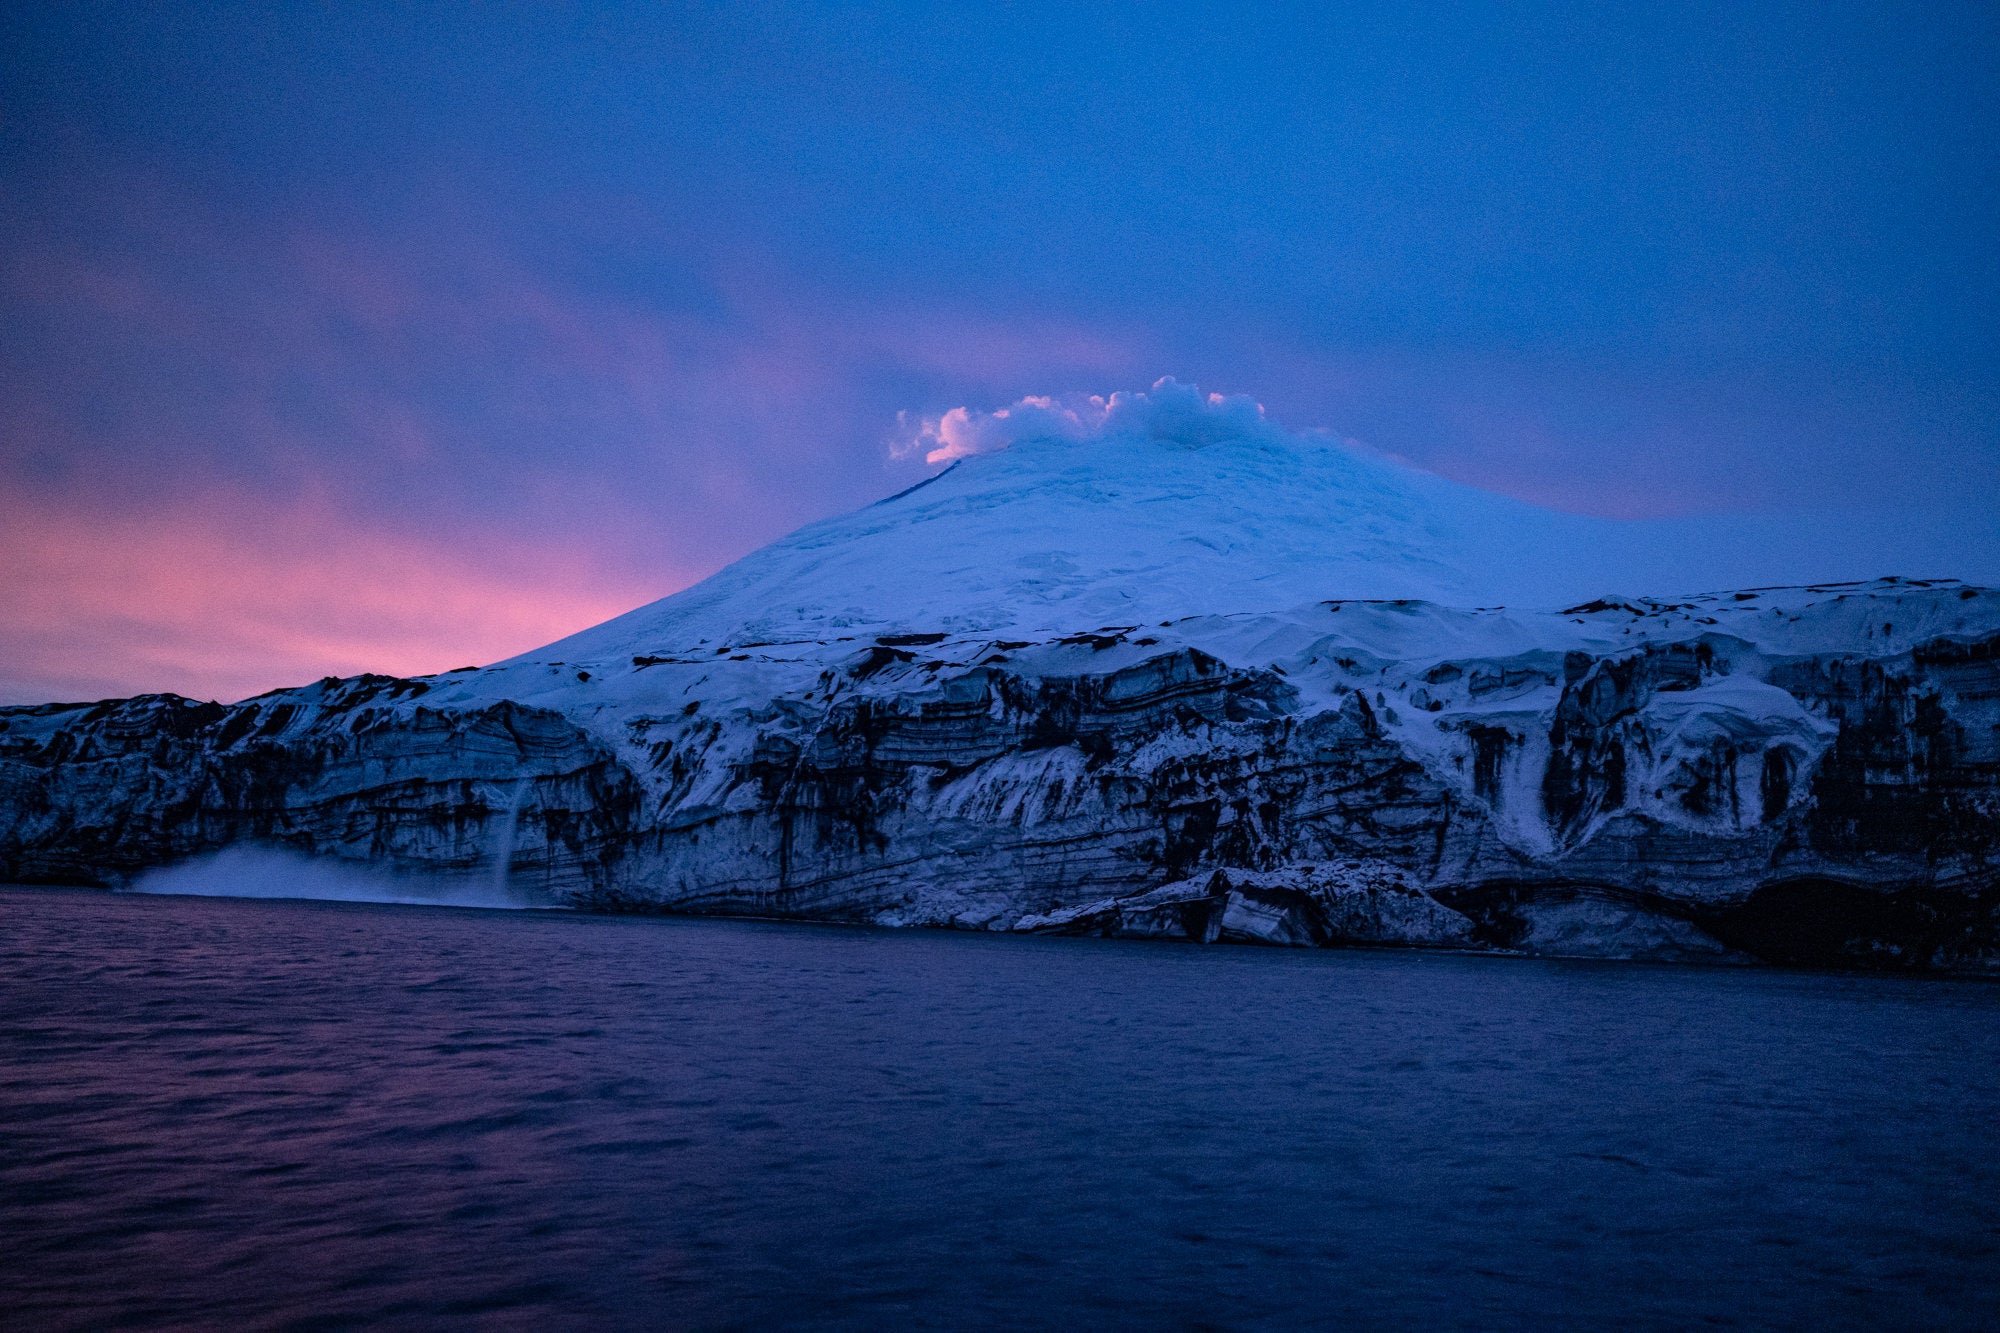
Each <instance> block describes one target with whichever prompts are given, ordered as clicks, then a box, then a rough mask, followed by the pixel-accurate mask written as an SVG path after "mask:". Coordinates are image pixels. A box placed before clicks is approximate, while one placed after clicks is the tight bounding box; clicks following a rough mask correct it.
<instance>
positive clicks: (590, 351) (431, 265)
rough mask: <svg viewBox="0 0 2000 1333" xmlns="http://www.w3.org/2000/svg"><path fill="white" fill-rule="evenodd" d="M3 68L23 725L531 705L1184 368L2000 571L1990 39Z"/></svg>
mask: <svg viewBox="0 0 2000 1333" xmlns="http://www.w3.org/2000/svg"><path fill="white" fill-rule="evenodd" d="M0 43H4V46H5V49H7V50H8V51H9V52H10V55H9V57H8V59H7V61H6V62H5V64H4V67H0V185H4V189H0V251H4V253H5V255H6V258H5V260H4V262H0V301H4V303H5V306H6V309H7V311H8V314H9V317H8V319H7V320H6V321H4V328H0V431H4V434H0V547H4V549H5V552H6V555H5V560H4V562H0V646H4V647H5V648H6V656H7V657H8V658H9V662H10V665H9V666H8V668H7V669H6V670H7V672H9V673H11V674H9V675H7V676H6V678H5V679H0V692H4V693H5V694H6V695H7V696H8V697H18V698H40V697H50V696H51V695H75V694H93V693H119V692H127V691H130V690H135V689H143V688H171V689H177V690H181V691H183V692H186V693H193V694H202V695H208V694H219V695H224V696H227V695H229V694H230V693H232V692H249V691H250V690H251V689H253V688H264V687H267V686H270V685H276V684H280V683H287V682H289V681H292V680H295V679H302V678H309V677H311V676H314V675H320V674H325V673H327V672H344V671H354V670H361V669H365V668H368V667H376V668H383V669H392V670H404V671H417V670H431V669H441V668H444V667H449V666H454V665H458V664H460V663H461V662H463V661H472V660H482V659H487V658H492V657H497V656H500V655H503V654H505V653H508V652H512V651H516V650H519V649H524V648H527V647H530V646H532V645H533V644H534V643H536V642H538V641H541V640H543V639H548V638H553V637H556V636H557V635H559V634H560V633H563V632H566V631H568V630H571V629H575V628H579V627H581V626H582V625H583V624H586V623H589V622H590V621H591V620H593V619H596V618H601V617H602V616H605V615H609V614H612V613H614V612H616V611H619V610H622V609H624V608H625V607H627V606H630V605H633V604H636V603H637V602H639V601H643V600H646V599H648V598H650V597H652V596H657V595H660V594H662V593H665V592H668V591H672V590H673V589H674V588H677V587H680V586H684V585H685V584H687V583H688V582H690V581H692V580H694V579H696V578H698V577H700V576H702V575H703V574H705V573H707V572H709V571H711V570H713V569H715V568H717V567H718V566H720V565H721V564H723V563H725V562H726V561H728V560H730V559H733V558H734V557H736V556H738V555H741V554H743V553H744V552H745V551H747V550H749V549H751V548H753V547H754V546H756V545H758V544H760V543H762V542H764V541H766V540H769V539H771V538H773V537H775V536H778V535H780V534H781V533H783V532H784V531H787V530H789V529H790V528H792V527H795V526H797V525H799V524H800V523H803V522H806V521H809V520H811V519H814V518H818V517H821V516H824V515H825V514H828V513H831V512H835V511H838V510H841V509H844V508H848V507H851V506H853V505H856V504H859V503H862V502H865V501H867V500H870V499H873V498H875V497H877V496H879V495H882V494H885V493H887V492H889V491H890V490H893V489H896V488H897V487H899V486H902V485H906V484H908V483H909V481H911V480H914V479H915V477H916V476H918V475H921V470H922V469H921V465H920V463H918V462H917V461H915V460H908V459H906V460H903V461H896V460H894V459H892V457H891V453H890V448H889V446H890V444H891V443H892V441H893V438H894V436H895V434H896V431H897V424H896V423H897V414H898V413H899V412H909V413H912V414H918V415H921V414H932V415H935V414H936V413H939V412H941V411H943V410H945V409H948V408H951V407H955V406H960V405H969V406H972V407H975V408H990V407H994V406H998V405H1000V404H1003V403H1006V402H1009V401H1011V400H1013V399H1015V398H1018V397H1021V396H1022V395H1025V394H1062V393H1066V392H1073V391H1086V392H1108V391H1110V390H1114V389H1119V388H1135V387H1141V386H1143V385H1145V384H1148V383H1150V382H1151V381H1152V380H1154V379H1155V378H1157V377H1159V376H1161V375H1174V376H1177V377H1178V378H1180V379H1181V380H1183V381H1193V382H1197V383H1199V384H1201V385H1202V386H1203V387H1204V388H1210V389H1216V390H1220V391H1224V392H1232V393H1234V392H1240V393H1249V394H1253V395H1255V396H1256V397H1257V398H1258V399H1259V400H1260V401H1262V402H1263V403H1264V404H1265V405H1266V406H1267V408H1268V410H1269V411H1270V413H1271V415H1272V416H1273V417H1275V418H1276V419H1278V420H1280V421H1282V422H1285V423H1287V424H1290V425H1293V426H1300V427H1306V426H1321V427H1327V428H1330V429H1332V430H1334V431H1336V432H1339V433H1341V434H1343V435H1346V436H1350V437H1353V438H1356V439H1359V440H1362V441H1364V442H1366V443H1367V444H1369V445H1371V446H1373V447H1375V448H1378V449H1382V450H1386V451H1388V452H1392V453H1396V454H1400V455H1402V456H1404V457H1406V458H1408V459H1410V460H1412V461H1414V462H1416V463H1418V464H1419V465H1421V466H1424V467H1427V468H1430V469H1433V470H1435V471H1438V472H1441V473H1443V474H1445V475H1448V476H1452V477H1456V478H1459V479H1461V480H1466V481H1470V482H1474V483H1477V484H1479V485H1483V486H1487V487H1491V488H1493V489H1496V490H1502V491H1506V492H1509V493H1512V494H1515V495H1520V496H1523V497H1526V498H1529V499H1532V500H1537V501H1542V502H1545V503H1550V504H1555V505H1558V506H1561V507H1564V508H1568V509H1574V510H1581V511H1587V512H1597V513H1605V514H1620V515H1653V514H1678V513H1690V512H1710V511H1732V510H1762V511H1771V510H1785V509H1800V508H1810V509H1821V510H1824V509H1845V508H1851V509H1856V510H1862V511H1874V512H1878V513H1879V512H1881V511H1885V510H1892V511H1895V512H1896V513H1897V514H1899V515H1901V516H1902V521H1907V522H1909V523H1911V524H1913V525H1919V526H1924V525H1928V526H1933V527H1935V526H1938V525H1955V526H1956V527H1958V528H1961V529H1962V528H1966V527H1967V526H1968V525H1971V526H1973V527H1976V528H1983V529H2000V503H1997V502H1995V501H1994V500H1993V499H1992V496H1993V495H1995V494H2000V339H1996V319H1995V312H1996V311H2000V244H1996V236H2000V225H1996V224H2000V169H1996V167H1997V166H2000V152H1996V136H2000V76H1996V74H1995V71H1996V70H2000V11H1996V10H1995V9H1993V8H1992V7H1990V6H1976V5H1918V4H1899V5H1893V6H1891V5H1868V6H1859V5H1838V4H1836V5H1810V6H1808V5H1780V4H1754V3H1748V4H1733V5H1712V6H1707V5H1701V4H1675V5H1659V6H1648V7H1620V6H1603V5H1593V6H1582V5H1575V6H1569V5H1534V4H1523V5H1507V6H1500V5H1404V4H1397V5H1350V6H1329V7H1325V8H1321V9H1313V10H1308V9H1307V8H1306V7H1302V6H1270V7H1258V6H1203V7H1186V8H1171V7H1160V6H1146V7H1139V6H1132V7H1115V8H1114V7H1103V6H1092V5H1085V4H1075V3H1072V4H1067V5H1059V6H1036V5H1004V6H992V7H981V8H972V7H945V6H930V5H923V6H870V7H865V8H863V7H858V6H806V5H796V6H787V5H776V4H760V5H756V6H740V7H725V6H699V5H697V6H655V5H647V6H630V7H618V6H603V5H599V6H588V7H582V6H569V7H561V6H554V5H534V6H526V5H524V6H518V7H508V6H476V7H475V6H424V5H409V4H404V5H394V6H381V7H369V6H362V5H342V6H320V5H312V6H296V7H286V6H270V5H266V6H257V7H233V6H227V5H217V4H203V5H191V6H176V5H170V4H157V5H145V6H137V5H135V6H129V7H121V6H113V5H91V6H52V5H35V6H27V5H10V6H8V7H7V8H6V10H5V18H4V24H0ZM1884 572H1887V571H1884ZM1904 572H1911V571H1904ZM1928 572H1934V573H1952V572H1955V571H1948V570H1940V571H1928Z"/></svg>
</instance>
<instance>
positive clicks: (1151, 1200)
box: [0, 888, 2000, 1329]
mask: <svg viewBox="0 0 2000 1333" xmlns="http://www.w3.org/2000/svg"><path fill="white" fill-rule="evenodd" d="M1996 1321H2000V986H1995V985H1991V984H1982V983H1977V982H1949V981H1920V980H1909V979H1900V978H1870V977H1851V976H1834V975H1819V974H1811V973H1796V972H1780V971H1749V970H1741V971H1739V970H1731V969H1700V968H1684V967H1664V966H1649V965H1639V964H1611V963H1564V962H1528V961H1520V960H1511V959H1496V958H1479V957H1459V956H1450V955H1426V954H1417V953H1393V952H1336V951H1312V952H1307V951H1298V952H1293V951H1279V950H1259V949H1231V948H1208V949H1202V948H1199V947H1194V946H1185V945H1181V946H1177V945H1167V944H1147V943H1138V942H1116V941H1093V940H1045V939H1018V938H993V937H986V936H978V935H959V934H942V933H928V932H898V931H881V930H861V929H839V928H831V927H809V926H785V925H775V924H760V923H752V922H725V921H694V920H672V919H642V918H613V917H591V916H584V915H577V914H569V913H561V912H540V911H522V912H499V911H479V910H470V909H461V908H449V907H415V906H393V905H385V904H376V903H359V902H292V901H245V900H234V899H222V898H196V897H156V896H141V895H112V894H106V893H95V892H87V891H70V890H46V889H11V888H10V889H0V1324H5V1325H6V1326H8V1327H21V1328H35V1329H44V1328H102V1327H107V1326H123V1327H141V1328H143V1327H167V1326H204V1325H206V1326H213V1325H233V1326H244V1325H250V1326H259V1327H265V1326H277V1327H295V1328H341V1327H359V1326H381V1325H387V1326H437V1325H447V1326H471V1327H499V1328H507V1327H522V1328H549V1327H577V1326H598V1327H614V1328H615V1327H632V1328H642V1327H643V1328H730V1327H741V1328H766V1327H773V1326H790V1327H805V1328H815V1327H818V1328H873V1327H884V1326H887V1327H967V1326H981V1325H995V1324H1004V1325H1008V1326H1045V1325H1059V1326H1069V1327H1083V1326H1106V1325H1110V1326H1123V1327H1209V1328H1239V1327H1240V1328H1260V1327H1261V1328H1274V1327H1289V1326H1295V1325H1326V1326H1336V1325H1337V1326H1346V1327H1378V1328H1391V1327H1398V1328H1400V1327H1410V1326H1423V1327H1434V1328H1481V1329H1485V1328H1506V1327H1550V1326H1556V1327H1586V1326H1619V1327H1625V1328H1633V1327H1641V1328H1643V1327H1658V1328H1682V1327H1687V1326H1690V1325H1701V1324H1720V1325H1725V1326H1727V1325H1738V1326H1743V1327H1754V1328H1801V1329H1804V1328H1824V1327H1828V1326H1831V1325H1854V1324H1861V1323H1865V1324H1870V1325H1875V1326H1889V1327H1903V1328H1939V1327H1946V1328H1950V1327H1962V1328H1975V1327H1988V1328H1990V1327H1993V1326H1994V1325H1995V1323H1996Z"/></svg>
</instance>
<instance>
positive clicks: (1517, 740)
mask: <svg viewBox="0 0 2000 1333" xmlns="http://www.w3.org/2000/svg"><path fill="white" fill-rule="evenodd" d="M1017 408H1018V409H1020V410H1018V411H1014V412H1001V413H995V414H992V415H991V416H987V417H983V418H979V419H976V420H975V419H974V418H972V417H969V416H968V417H966V418H965V419H964V420H963V421H958V422H957V423H956V426H955V427H954V431H955V432H956V433H954V435H953V440H954V441H955V443H954V444H953V446H952V449H951V450H948V451H946V452H951V453H965V452H968V451H973V452H974V453H975V454H976V456H970V457H965V458H962V459H961V460H960V461H958V462H956V463H954V464H953V465H952V466H951V467H950V468H948V469H947V470H946V471H944V472H942V473H940V474H938V475H936V476H934V477H932V478H930V479H929V480H927V481H925V482H922V483H920V484H919V485H917V486H915V487H912V488H910V489H909V490H908V491H905V492H903V493H902V494H899V495H896V496H892V497H891V498H890V499H888V500H885V501H883V502H881V503H880V504H876V505H872V506H870V507H868V508H866V509H863V510H860V511H858V512H856V513H853V514H849V515H845V516H842V517H839V518H835V519H831V520H828V521H827V522H824V523H820V524H816V525H814V526H812V527H809V528H806V529H803V530H801V531H800V532H797V533H794V534H792V535H791V536H790V537H787V538H785V539H783V540H781V541H778V542H775V543H773V544H771V545H770V546H767V547H765V548H763V549H762V550H759V551H757V552H755V553H753V554H752V555H750V556H748V557H746V558H745V559H743V560H742V561H739V562H738V563H737V564H735V565H733V566H731V567H729V568H728V569H725V570H723V571H721V572H720V573H718V574H717V575H715V576H714V577H712V578H710V579H708V580H706V581H705V582H703V583H701V584H698V585H696V586H695V587H693V588H690V589H687V590H686V591H684V592H682V593H679V594H676V595H675V596H673V597H669V598H666V599H664V600H662V601H660V602H657V603H655V604H653V605H651V606H647V607H642V608H640V609H638V610H636V611H633V612H631V613H629V614H627V615H624V616H621V617H618V618H617V619H615V620H612V621H608V622H606V623H605V624H603V625H599V626H597V627H595V628H593V629H589V630H585V631H584V632H582V633H581V634H578V635H575V636H573V637H571V638H569V639H565V640H563V641H561V642H559V643H555V644H551V645H549V646H548V647H546V648H544V649H541V650H539V651H537V652H533V653H529V654H527V655H525V656H523V657H520V658H516V659H514V660H512V661H509V662H503V663H500V664H498V665H495V666H491V667H487V668H484V669H471V668H468V669H465V670H463V671H457V672H450V673H446V674H443V675H438V676H431V677H426V678H423V679H417V680H400V679H393V678H389V677H382V676H363V677H359V678H356V679H351V680H331V679H329V680H325V681H321V682H320V683H319V684H317V685H312V686H308V687H306V688H304V689H297V690H281V691H278V692H276V693H273V694H269V695H265V696H263V697H261V698H256V699H250V700H246V701H244V702H242V703H239V704H234V705H230V706H223V705H219V704H211V703H194V702H191V701H189V700H186V699H180V698H175V697H172V696H165V695H154V696H147V697H143V698H138V699H128V700H121V701H114V702H108V703H96V704H88V705H84V704H76V705H69V704H49V705H44V706H41V707H33V708H11V709H4V710H0V877H5V878H8V879H15V880H29V881H41V882H66V883H96V884H120V883H124V882H127V881H129V880H130V879H131V878H132V877H134V876H136V875H140V874H142V873H143V872H145V871H146V870H148V869H149V868H151V867H155V866H161V865H166V864H169V863H173V862H176V861H182V860H185V859H187V858H191V857H197V856H201V855H203V854H205V853H209V852H215V851H218V850H220V849H223V848H227V847H231V846H236V845H244V844H257V845H266V846H278V847H286V848H292V849H295V850H297V851H300V852H304V853H310V854H314V855H322V856H332V857H339V858H345V859H347V860H351V861H363V862H367V863H369V864H370V865H372V866H374V867H377V868H379V869H383V870H388V871H392V872H402V873H407V874H410V875H413V876H415V875H423V876H429V877H444V878H446V879H457V880H462V881H483V882H486V883H489V884H492V883H496V882H499V883H504V884H505V885H507V886H508V887H509V888H510V890H512V891H513V892H515V893H517V894H519V893H526V894H531V895H533V896H535V897H536V898H537V899H538V900H540V901H546V902H561V903H569V904H574V905H577V906H583V907H592V908H600V909H636V910H657V911H678V912H707V913H739V914H755V915H760V916H780V917H794V918H807V919H814V920H835V921H853V922H875V923H881V924H891V925H930V926H945V927H956V928H961V929H977V930H1020V931H1039V932H1057V933H1083V934H1099V935H1126V936H1138V937H1146V938H1171V939H1185V940H1195V941H1207V942H1213V941H1259V942H1264V943H1271V944H1291V945H1301V944H1340V943H1351V944H1370V945H1420V946H1435V947H1449V948H1465V949H1498V950H1514V951H1521V952H1530V953H1543V954H1564V955H1584V956H1607V957H1649V958H1683V959H1686V958H1696V959H1714V960H1737V961H1748V960H1754V959H1763V960H1768V961H1773V962H1781V963H1814V964H1835V965H1859V966H1870V967H1884V968H1908V969H1944V970H1957V971H1968V972H2000V915H1996V914H2000V661H1996V657H1995V650H1996V647H2000V594H1996V593H1994V592H1990V591H1985V590H1982V589H1980V588H1975V587H1968V586H1965V585H1962V584H1959V583H1956V582H1952V581H1948V580H1946V581H1939V580H1931V581H1905V580H1894V579H1891V580H1881V581H1877V582H1873V583H1867V584H1816V585H1812V586H1802V587H1790V588H1773V587H1758V588H1749V587H1746V589H1745V590H1744V591H1741V592H1734V593H1720V594H1709V595H1705V596H1695V597H1676V598H1669V599H1642V598H1630V597H1618V596H1602V595H1598V594H1599V593H1600V592H1601V590H1602V589H1603V588H1605V587H1608V586H1622V587H1626V588H1635V587H1636V588H1648V589H1658V588H1663V587H1684V586H1689V584H1690V583H1695V581H1696V580H1708V579H1710V578H1713V581H1712V582H1708V583H1707V584H1706V586H1711V587H1714V586H1729V585H1731V584H1734V585H1736V586H1739V587H1744V586H1745V585H1750V584H1772V583H1781V582H1796V581H1797V580H1796V579H1794V578H1792V577H1791V575H1790V574H1789V573H1788V572H1786V571H1788V570H1791V569H1793V568H1794V567H1795V566H1796V565H1797V564H1801V563H1803V564H1807V565H1810V566H1811V567H1812V569H1813V573H1812V574H1811V575H1809V577H1816V576H1817V575H1818V573H1819V571H1820V570H1821V569H1823V567H1824V558H1823V556H1821V557H1808V556H1803V555H1800V554H1799V552H1800V551H1801V550H1803V549H1804V548H1803V547H1800V546H1798V544H1796V543H1793V544H1792V545H1791V546H1787V545H1786V543H1785V542H1783V541H1778V540H1766V539H1765V538H1767V537H1771V536H1772V535H1773V534H1772V533H1770V532H1767V531H1758V532H1752V531H1751V530H1749V529H1744V528H1734V527H1730V526H1729V525H1727V524H1722V525H1718V523H1717V522H1707V523H1706V525H1705V526H1704V525H1703V524H1701V523H1694V524H1692V525H1690V524H1672V523H1664V524H1663V523H1652V524H1619V523H1614V522H1610V521H1607V520H1598V519H1586V518H1579V517H1577V516H1574V515H1565V514H1557V513H1553V512H1551V511H1547V510H1542V509H1537V508H1534V507H1533V506H1530V505H1526V504H1523V503H1521V502H1519V501H1516V500H1510V499H1506V498H1504V497H1499V496H1495V495H1490V494H1487V493H1485V492H1481V491H1476V490H1473V489H1471V488H1467V487H1463V486H1458V485H1455V484H1453V483H1451V482H1448V481H1445V480H1443V479H1441V478H1438V477H1434V476H1428V475H1424V474H1419V473H1415V472H1412V471H1410V470H1409V469H1407V468H1404V467H1401V466H1400V465H1397V464H1393V463H1391V462H1388V461H1385V460H1383V459H1380V458H1377V457H1374V456H1372V455H1369V454H1367V453H1366V452H1365V451H1363V450H1358V449H1353V448H1349V447H1348V446H1345V445H1342V444H1339V443H1337V442H1334V441H1331V440H1328V439H1325V438H1320V437H1310V438H1309V437H1304V436H1297V435H1291V434H1288V433H1286V432H1283V431H1281V430H1278V429H1277V428H1276V427H1274V426H1271V425H1270V424H1269V423H1268V422H1266V421H1264V419H1263V417H1262V413H1261V409H1259V408H1257V406H1256V405H1255V404H1254V403H1251V402H1249V401H1248V400H1246V399H1222V398H1218V397H1214V396H1208V397H1203V396H1202V395H1199V394H1197V393H1195V392H1194V391H1193V390H1192V389H1188V388H1186V387H1184V386H1179V385H1175V384H1173V383H1172V382H1171V381H1162V382H1161V383H1160V384H1158V385H1155V386H1154V388H1153V390H1152V391H1151V392H1150V393H1142V394H1125V395H1114V396H1113V397H1112V398H1111V399H1109V400H1089V401H1088V402H1079V403H1077V404H1075V405H1074V407H1073V408H1071V407H1060V408H1059V407H1057V406H1056V405H1053V404H1051V403H1050V402H1048V401H1047V400H1033V401H1031V402H1026V403H1023V404H1018V405H1017ZM960 426H962V427H964V428H965V429H964V430H963V431H958V429H957V427H960ZM1024 432H1027V433H1028V434H1024ZM1033 432H1039V434H1034V433H1033ZM961 436H962V437H963V438H961ZM1017 436H1019V437H1020V438H1016V437H1017ZM1010 441H1011V443H1010ZM1002 446H1005V447H1002ZM978 451H984V452H978ZM1776 535H1778V536H1782V534H1776ZM1788 550H1789V551H1791V554H1790V555H1785V554H1784V552H1786V551H1788ZM1837 558H1838V559H1841V560H1845V559H1850V558H1852V557H1851V556H1849V555H1846V554H1841V555H1839V556H1838V557H1837ZM1787 561H1791V562H1792V564H1789V565H1788V564H1787V563H1786V562H1787ZM1725 575H1726V577H1725ZM1695 586H1702V585H1701V584H1699V583H1695ZM1328 599H1332V600H1328ZM1502 604H1504V605H1505V606H1507V607H1511V608H1516V609H1512V610H1503V609H1496V608H1497V607H1499V606H1500V605H1502ZM1529 607H1542V608H1567V609H1560V610H1558V609H1547V610H1523V609H1519V608H1529ZM1478 608H1485V609H1478Z"/></svg>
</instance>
